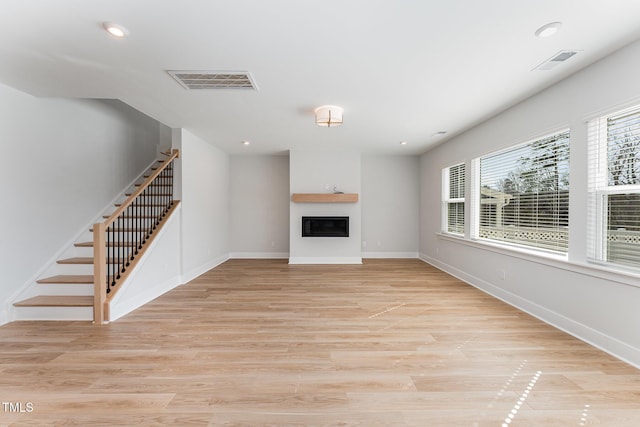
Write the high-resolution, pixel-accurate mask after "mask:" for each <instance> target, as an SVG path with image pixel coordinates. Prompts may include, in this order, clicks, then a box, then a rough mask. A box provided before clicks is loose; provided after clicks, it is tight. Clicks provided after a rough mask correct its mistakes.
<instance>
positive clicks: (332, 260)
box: [289, 257, 362, 264]
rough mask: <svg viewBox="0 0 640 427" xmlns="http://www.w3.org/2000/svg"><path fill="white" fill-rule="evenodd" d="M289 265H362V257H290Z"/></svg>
mask: <svg viewBox="0 0 640 427" xmlns="http://www.w3.org/2000/svg"><path fill="white" fill-rule="evenodd" d="M289 264H362V257H289Z"/></svg>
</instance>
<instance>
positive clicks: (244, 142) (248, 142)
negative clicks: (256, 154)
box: [242, 141, 251, 147]
mask: <svg viewBox="0 0 640 427" xmlns="http://www.w3.org/2000/svg"><path fill="white" fill-rule="evenodd" d="M242 145H244V146H245V147H246V146H247V145H251V142H250V141H242Z"/></svg>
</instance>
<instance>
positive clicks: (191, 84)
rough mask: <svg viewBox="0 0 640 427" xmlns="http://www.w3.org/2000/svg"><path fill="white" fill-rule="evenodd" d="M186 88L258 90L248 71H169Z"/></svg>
mask: <svg viewBox="0 0 640 427" xmlns="http://www.w3.org/2000/svg"><path fill="white" fill-rule="evenodd" d="M167 73H169V75H170V76H171V77H173V78H174V79H176V81H177V82H178V83H180V85H181V86H182V87H184V88H185V89H190V90H196V89H251V90H257V89H258V88H257V87H256V85H255V83H254V82H253V79H252V78H251V75H250V74H249V73H248V72H246V71H167Z"/></svg>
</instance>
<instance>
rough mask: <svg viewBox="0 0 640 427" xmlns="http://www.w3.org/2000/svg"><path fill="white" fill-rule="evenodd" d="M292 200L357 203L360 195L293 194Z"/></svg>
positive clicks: (301, 201) (300, 201)
mask: <svg viewBox="0 0 640 427" xmlns="http://www.w3.org/2000/svg"><path fill="white" fill-rule="evenodd" d="M291 200H292V201H293V202H297V203H356V202H357V201H358V193H346V194H345V193H339V194H334V193H293V194H292V195H291Z"/></svg>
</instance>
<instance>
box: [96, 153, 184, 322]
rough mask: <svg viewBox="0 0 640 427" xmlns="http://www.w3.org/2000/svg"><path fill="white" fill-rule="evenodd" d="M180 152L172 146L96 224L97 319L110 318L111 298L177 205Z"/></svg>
mask: <svg viewBox="0 0 640 427" xmlns="http://www.w3.org/2000/svg"><path fill="white" fill-rule="evenodd" d="M178 155H179V152H178V150H175V149H174V150H172V151H171V154H170V156H169V157H168V158H167V159H166V160H164V161H163V162H162V163H161V164H160V165H159V166H158V167H157V169H155V170H153V168H152V173H151V174H150V175H149V177H147V178H146V179H145V180H144V181H143V182H142V183H141V184H140V186H139V187H138V188H137V189H136V190H135V191H134V192H133V193H132V194H131V195H130V196H129V197H128V198H127V199H126V200H125V201H124V202H123V203H122V204H121V205H120V206H119V207H118V208H117V209H116V211H115V212H114V213H113V214H111V215H110V216H109V217H108V218H107V219H106V220H105V221H104V222H101V223H97V224H95V225H94V226H93V258H94V259H93V265H94V272H93V274H94V282H93V283H94V303H93V317H94V322H95V323H98V324H102V323H105V322H106V321H107V320H108V319H109V313H108V305H107V301H108V299H111V298H112V297H113V295H114V294H115V291H116V290H117V289H118V284H120V283H122V282H123V281H124V280H125V279H126V277H127V276H128V275H129V273H130V272H131V271H132V270H133V267H134V265H135V264H136V263H137V262H138V261H139V259H140V257H141V256H142V254H143V253H144V251H145V249H146V247H147V246H148V244H149V243H150V242H151V240H152V239H153V237H155V235H154V233H155V232H156V231H157V229H158V227H159V226H161V225H162V224H161V222H162V220H163V219H164V218H165V217H166V216H167V215H169V214H170V213H171V211H172V210H173V209H174V208H175V206H176V204H175V203H174V199H173V171H174V167H173V163H174V160H175V159H176V158H178Z"/></svg>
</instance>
